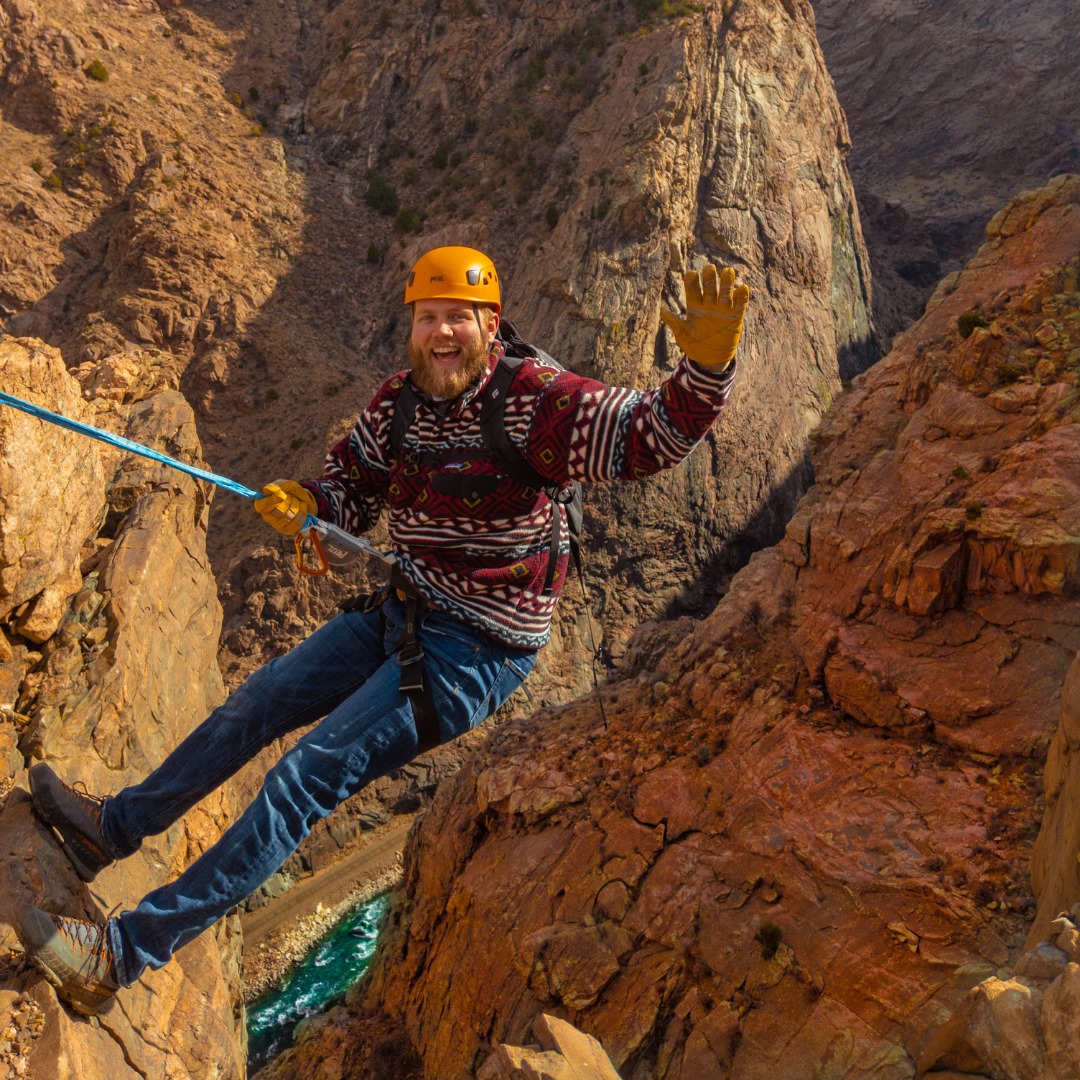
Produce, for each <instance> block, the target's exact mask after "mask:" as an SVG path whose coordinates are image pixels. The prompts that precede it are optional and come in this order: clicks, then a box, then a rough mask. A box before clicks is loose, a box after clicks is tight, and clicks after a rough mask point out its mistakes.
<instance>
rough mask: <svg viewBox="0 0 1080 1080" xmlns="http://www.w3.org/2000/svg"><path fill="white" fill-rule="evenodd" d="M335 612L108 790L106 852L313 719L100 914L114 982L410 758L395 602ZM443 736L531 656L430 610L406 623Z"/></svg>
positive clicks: (244, 891) (258, 878)
mask: <svg viewBox="0 0 1080 1080" xmlns="http://www.w3.org/2000/svg"><path fill="white" fill-rule="evenodd" d="M382 613H383V615H384V616H385V628H384V625H383V620H382V619H380V613H379V612H378V611H374V612H368V613H364V612H345V613H343V614H341V615H338V616H337V617H336V618H335V619H332V620H331V621H330V622H328V623H327V624H326V625H325V626H323V627H322V628H321V629H319V630H318V631H316V632H315V633H314V634H312V635H311V637H309V638H308V639H307V640H306V641H304V642H303V643H302V644H300V645H298V646H297V647H296V648H295V649H293V650H292V651H291V652H290V653H288V654H287V655H285V656H282V657H279V658H278V659H276V660H271V661H270V663H268V664H266V665H265V666H264V667H262V668H260V669H259V670H258V671H256V672H255V673H254V674H253V675H252V676H251V677H250V678H249V679H247V681H246V682H244V683H243V685H242V686H240V687H238V688H237V689H236V690H235V691H234V692H233V693H232V694H231V695H230V696H229V698H228V700H227V701H226V702H225V703H224V704H223V705H221V706H220V707H219V708H217V709H215V710H214V711H213V712H212V713H211V714H210V716H209V717H207V719H206V720H205V721H203V723H202V724H200V725H199V727H198V728H196V729H195V730H194V731H193V732H192V733H191V734H190V735H189V736H188V737H187V738H186V739H185V740H184V741H183V742H182V743H181V744H180V745H179V746H178V747H177V748H176V749H175V750H174V751H173V752H172V753H171V754H170V755H169V756H168V757H167V758H166V759H165V761H164V762H163V763H162V764H161V765H160V766H159V767H158V768H157V769H155V770H154V771H153V772H152V773H151V774H150V775H149V776H148V777H147V778H146V780H144V781H143V782H142V783H141V784H137V785H135V786H134V787H129V788H125V789H124V790H123V791H121V792H120V793H119V794H118V795H116V796H114V797H113V798H110V799H107V800H106V802H105V805H104V809H103V812H102V833H103V836H104V838H105V841H106V843H107V844H108V845H109V847H110V848H111V849H112V851H113V853H114V854H115V855H117V856H118V857H121V858H122V857H124V856H127V855H130V854H131V853H132V852H134V851H135V850H136V849H137V848H138V847H139V844H140V843H141V842H142V839H143V837H145V836H153V835H155V834H157V833H160V832H163V831H164V830H165V829H167V828H168V827H169V826H170V825H171V824H172V823H173V822H174V821H176V820H177V819H178V818H179V817H181V815H183V814H184V813H185V811H187V810H188V809H190V808H191V807H192V806H194V805H195V803H197V802H198V801H199V800H200V799H202V798H203V797H204V796H206V795H208V794H209V793H210V792H211V791H213V790H214V789H215V788H216V787H218V786H219V785H220V784H221V783H223V782H224V781H225V780H227V779H228V778H229V777H230V776H232V775H233V773H235V772H236V771H237V769H239V768H240V767H241V766H242V765H244V764H245V763H246V762H248V761H250V760H251V758H252V757H254V756H255V754H257V753H258V752H259V751H260V750H262V749H263V748H265V747H266V746H268V745H269V744H270V743H271V742H273V740H274V739H278V738H280V737H281V736H283V735H286V734H288V733H289V732H290V731H294V730H296V729H297V728H299V727H303V726H304V725H307V724H311V723H313V722H314V721H316V720H318V719H319V718H320V717H324V719H323V720H322V722H321V723H320V724H318V725H317V726H316V727H314V728H312V730H311V731H309V732H308V733H307V734H306V735H305V736H304V737H303V738H302V739H300V740H299V742H297V743H296V745H295V746H294V747H293V748H292V749H291V750H289V751H288V752H287V753H285V754H284V755H282V757H281V759H280V760H279V761H278V763H277V764H276V765H275V766H274V767H273V768H272V769H271V770H270V771H269V772H268V773H267V774H266V777H265V778H264V780H263V784H262V789H261V790H260V791H259V794H258V795H257V796H256V797H255V800H254V801H253V802H252V803H251V804H250V805H249V806H248V808H247V809H246V810H245V811H244V813H243V814H242V815H241V816H240V817H239V818H238V819H237V820H236V821H235V822H234V823H233V825H232V826H230V828H229V829H228V830H227V831H226V832H225V833H224V834H223V835H222V837H221V839H220V840H218V841H217V843H215V844H214V845H213V846H212V847H210V848H209V849H208V850H207V851H206V852H204V853H203V855H202V856H201V857H200V858H198V859H197V860H196V861H195V862H194V863H192V864H191V866H189V867H188V868H187V870H185V871H184V873H183V874H181V875H180V877H178V878H177V879H176V880H175V881H173V882H170V883H169V884H167V885H163V886H162V887H161V888H159V889H155V890H154V891H153V892H152V893H150V894H149V895H147V896H146V897H144V898H143V900H142V902H141V903H140V904H139V905H138V907H136V908H135V909H134V910H133V911H124V912H122V913H121V914H120V915H119V916H117V917H115V918H112V919H110V920H109V923H108V933H109V941H110V944H111V945H112V948H113V955H114V956H115V958H116V972H117V977H118V980H119V982H120V984H121V986H130V985H131V983H133V982H134V981H135V980H136V979H137V978H138V977H139V975H140V974H142V972H143V971H144V970H145V969H146V968H147V967H152V968H159V967H161V966H162V965H164V964H165V963H167V962H168V960H169V958H170V957H171V956H172V955H173V953H175V952H176V950H177V949H179V948H180V947H181V946H182V945H184V944H186V943H187V942H189V941H191V940H192V938H194V937H197V936H198V935H199V934H200V933H202V931H203V930H205V929H206V928H207V927H209V926H211V925H212V924H213V923H214V922H216V921H217V920H218V919H219V918H221V916H222V915H224V914H225V913H226V912H227V911H229V910H230V909H231V908H233V907H235V906H236V905H237V904H238V903H240V902H241V901H242V900H244V899H245V898H246V897H247V896H249V895H250V894H251V893H252V892H254V891H255V889H257V888H258V887H259V886H260V885H261V884H262V883H263V882H264V881H265V880H266V879H267V878H268V877H270V875H271V874H273V873H274V872H275V871H277V870H278V869H279V868H280V867H281V865H282V863H284V862H285V860H286V859H287V858H288V857H289V855H291V854H292V852H293V851H295V850H296V847H297V845H298V844H299V843H300V841H301V840H303V839H304V837H305V836H307V834H308V833H309V832H310V831H311V828H312V826H313V825H314V824H315V822H316V821H318V820H319V819H320V818H323V817H325V816H326V815H327V814H329V813H330V811H331V810H333V809H334V807H335V806H337V805H338V803H340V802H342V800H344V799H347V798H348V797H349V796H350V795H352V794H354V793H355V792H357V791H359V790H360V789H361V788H362V787H363V786H364V785H365V784H367V783H368V782H370V781H371V780H374V779H376V778H377V777H379V776H382V775H384V774H385V773H387V772H389V771H391V770H392V769H395V768H397V767H399V766H401V765H404V764H405V763H406V762H408V761H410V760H411V759H412V758H413V757H414V756H415V755H416V752H417V748H418V739H417V733H416V725H415V723H414V721H413V713H412V706H411V705H410V704H409V699H408V698H406V697H405V696H404V695H403V694H402V693H401V692H400V691H399V690H398V681H399V678H400V674H401V668H400V667H399V665H398V663H397V660H396V659H395V657H394V653H395V650H396V649H397V647H398V645H399V643H400V641H401V634H402V629H403V626H404V607H403V605H402V604H401V603H400V601H398V599H397V598H396V597H394V596H391V599H390V600H389V601H388V602H387V603H386V605H385V606H384V607H383V609H382ZM419 638H420V643H421V645H422V646H423V649H424V653H425V656H426V659H425V673H426V675H427V678H428V679H429V681H430V683H431V688H432V693H433V696H434V700H435V706H436V709H437V711H438V715H439V733H440V736H441V738H442V740H443V741H446V740H448V739H452V738H454V737H455V736H457V735H460V734H462V733H463V732H465V731H468V730H469V729H470V728H472V727H474V726H475V725H477V724H478V723H480V721H482V720H484V719H485V718H486V717H488V716H490V715H491V713H492V712H494V711H495V709H497V708H498V707H499V706H500V705H501V704H502V703H503V702H504V701H505V700H506V699H507V697H509V695H510V694H511V693H512V692H513V691H514V690H515V689H516V688H517V687H518V686H520V685H521V683H522V682H523V681H524V679H525V677H526V676H527V675H528V674H529V672H530V671H531V670H532V667H533V664H534V663H535V661H536V653H535V652H529V651H522V650H520V649H511V648H509V647H507V646H504V645H501V644H500V643H499V642H497V641H495V640H494V639H493V638H490V637H489V636H488V635H486V634H484V633H482V632H481V631H479V630H475V629H473V628H471V627H469V626H466V625H465V624H464V623H462V622H459V621H458V620H457V619H454V618H451V617H450V616H449V615H444V614H442V613H441V612H437V611H430V610H429V611H427V612H425V614H424V616H423V619H422V621H421V624H420V630H419Z"/></svg>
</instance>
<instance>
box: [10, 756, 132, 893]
mask: <svg viewBox="0 0 1080 1080" xmlns="http://www.w3.org/2000/svg"><path fill="white" fill-rule="evenodd" d="M30 795H31V797H32V798H33V800H34V809H35V810H36V811H37V815H38V817H39V818H41V820H42V821H44V822H45V824H46V825H51V826H52V827H53V829H54V830H55V831H56V832H57V833H59V835H60V844H61V847H63V849H64V854H65V855H66V856H67V857H68V859H69V860H70V862H71V865H72V866H74V867H75V873H76V874H78V875H79V877H80V878H81V879H82V880H83V881H93V880H94V878H96V877H97V876H98V874H99V873H100V872H101V871H102V870H104V869H105V867H106V866H109V865H110V864H111V863H114V862H116V859H115V857H114V856H113V855H112V854H111V853H110V852H109V850H108V848H106V846H105V838H104V837H103V836H102V835H101V808H102V806H103V805H104V804H105V800H104V799H103V798H100V797H99V796H97V795H91V794H90V793H89V792H88V791H86V790H85V789H84V788H83V786H82V784H81V783H80V784H77V785H76V786H75V787H69V786H68V785H67V784H65V783H64V782H63V780H61V779H60V777H59V776H57V775H56V773H54V772H53V771H52V769H51V768H50V767H49V766H48V765H46V764H45V763H44V762H40V763H39V764H37V765H35V766H34V767H33V768H32V769H31V770H30Z"/></svg>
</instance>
